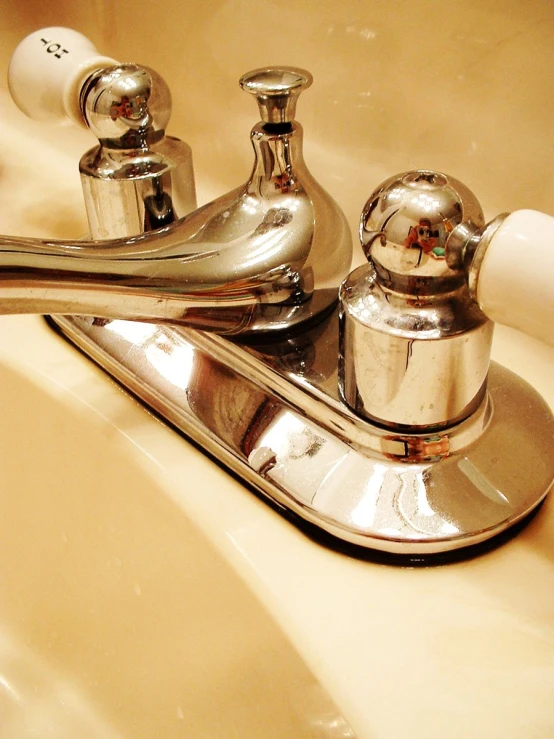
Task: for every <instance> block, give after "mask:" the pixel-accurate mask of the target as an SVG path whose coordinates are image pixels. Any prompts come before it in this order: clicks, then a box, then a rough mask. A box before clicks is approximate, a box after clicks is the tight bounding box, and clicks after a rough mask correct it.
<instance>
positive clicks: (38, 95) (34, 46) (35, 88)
mask: <svg viewBox="0 0 554 739" xmlns="http://www.w3.org/2000/svg"><path fill="white" fill-rule="evenodd" d="M117 63H118V62H116V61H115V60H114V59H111V58H110V57H107V56H103V55H102V54H100V53H99V52H98V50H97V49H96V47H95V46H94V44H93V43H92V42H91V41H90V40H89V39H87V38H86V37H85V36H83V35H82V34H81V33H78V32H77V31H73V30H72V29H70V28H61V27H52V28H41V29H40V30H38V31H35V32H34V33H32V34H31V35H30V36H27V37H26V38H25V39H23V41H22V42H21V43H20V44H19V46H18V47H17V48H16V50H15V51H14V53H13V56H12V58H11V61H10V66H9V70H8V84H9V88H10V92H11V95H12V97H13V99H14V101H15V103H16V104H17V106H18V107H19V108H20V109H21V110H22V111H23V112H24V113H25V114H26V115H28V116H29V117H30V118H34V119H37V120H50V121H55V120H58V121H61V120H65V119H67V118H69V119H70V120H71V121H73V122H74V123H79V124H82V125H83V124H84V120H83V117H82V113H81V107H80V94H81V89H82V87H83V85H84V84H85V82H86V80H87V79H88V77H89V76H90V75H91V74H92V73H94V72H96V71H98V70H99V69H103V68H105V67H111V66H113V65H114V64H117Z"/></svg>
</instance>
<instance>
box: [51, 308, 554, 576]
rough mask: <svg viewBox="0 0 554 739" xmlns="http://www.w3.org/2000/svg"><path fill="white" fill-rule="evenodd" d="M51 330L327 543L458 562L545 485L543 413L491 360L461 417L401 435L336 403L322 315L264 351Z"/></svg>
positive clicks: (108, 331)
mask: <svg viewBox="0 0 554 739" xmlns="http://www.w3.org/2000/svg"><path fill="white" fill-rule="evenodd" d="M53 321H54V322H55V324H56V327H57V330H59V331H61V333H62V334H63V335H64V336H66V338H68V339H69V340H70V341H71V342H72V343H74V344H75V345H77V346H78V347H79V348H80V349H81V350H82V351H84V352H85V353H86V354H87V355H88V356H89V357H90V358H92V359H93V360H94V361H95V362H97V363H98V364H99V365H100V366H101V367H102V368H103V369H105V370H106V371H107V372H108V373H109V374H111V375H112V376H113V377H114V378H115V379H117V380H118V381H119V382H120V383H122V384H123V385H124V386H125V387H126V388H127V389H128V390H130V391H131V392H132V393H133V394H134V395H136V396H137V397H138V398H140V399H141V400H142V401H143V402H145V403H146V404H147V405H148V406H149V407H150V408H152V409H153V410H154V411H155V412H157V413H158V414H159V415H160V416H162V417H163V418H164V419H165V420H167V421H168V422H169V423H171V424H172V425H173V426H175V427H176V428H177V429H178V430H180V431H181V432H183V433H184V434H185V435H187V436H188V437H190V438H191V439H192V440H193V441H195V442H196V443H197V444H199V445H200V446H201V447H202V448H204V449H205V450H206V451H207V452H208V453H209V454H211V455H213V456H214V457H216V458H217V459H218V460H220V461H221V462H222V463H223V464H224V465H226V466H227V467H228V468H230V469H231V470H232V471H233V472H235V473H236V474H238V475H239V476H240V477H241V478H242V479H243V480H244V481H245V482H246V483H247V484H248V485H249V486H252V487H254V488H255V489H256V490H257V491H258V492H259V493H261V494H262V495H263V496H265V497H267V498H269V499H270V500H271V501H272V502H273V504H274V505H275V506H276V507H277V508H278V509H279V510H281V511H283V512H289V513H290V514H291V516H290V517H291V518H292V519H293V520H294V519H299V520H301V521H303V522H306V523H307V524H308V525H311V526H316V527H318V528H319V529H320V530H321V531H322V532H324V534H325V535H326V539H327V540H329V539H330V538H331V539H332V538H334V539H336V540H338V541H339V542H340V543H341V544H347V545H354V546H356V547H361V548H363V550H365V551H366V552H367V551H368V550H369V551H375V552H379V553H386V554H388V555H394V556H400V557H406V559H408V560H413V559H414V558H415V559H421V558H426V557H430V561H431V562H432V561H433V556H434V555H442V554H444V553H449V552H450V553H458V555H459V554H463V553H464V552H466V553H467V554H468V556H469V555H470V554H472V553H474V549H475V545H479V544H481V543H483V542H490V541H491V540H493V539H495V538H496V537H502V536H503V535H506V533H507V532H508V531H509V530H511V529H512V527H518V528H519V527H520V526H521V525H522V522H523V521H524V520H525V519H526V517H528V516H529V515H530V514H531V513H532V511H534V510H535V509H536V508H537V506H538V505H539V504H540V503H541V502H542V500H543V499H544V497H545V496H546V494H547V493H548V492H549V490H550V489H551V488H552V486H553V480H554V461H553V460H552V456H551V449H552V440H553V438H554V419H553V416H552V413H551V411H550V409H549V407H548V406H547V405H546V403H545V402H544V401H543V400H542V398H541V397H540V396H539V395H538V394H537V393H536V391H535V390H533V388H531V387H530V386H529V385H528V384H527V383H525V382H524V381H523V380H521V379H520V378H518V377H517V376H516V375H514V374H513V373H511V372H509V371H508V370H506V369H504V368H502V367H500V366H498V365H495V364H494V363H493V365H492V366H491V371H490V375H489V383H488V391H487V394H486V397H485V398H484V400H483V402H482V403H481V406H480V407H479V409H478V410H477V411H476V412H475V413H474V414H473V415H472V416H471V417H470V418H468V419H466V420H465V421H462V422H461V423H459V424H457V425H456V426H453V427H449V428H445V429H437V430H436V431H435V432H434V433H432V434H430V433H428V432H427V433H426V434H408V433H403V432H402V431H399V432H393V431H391V430H390V429H383V428H379V427H377V426H375V425H372V424H370V423H368V422H367V421H364V420H362V419H360V418H358V417H357V416H356V415H355V414H354V413H353V412H352V411H351V410H350V409H349V408H347V407H346V405H345V404H343V403H342V402H341V400H340V397H339V394H338V389H337V388H338V381H337V357H338V318H337V313H336V312H335V313H334V314H333V315H332V316H330V317H329V318H328V319H327V320H326V321H324V322H323V323H321V324H319V325H317V326H315V327H313V328H311V329H310V330H308V331H306V332H305V333H303V334H302V335H300V336H296V337H293V338H286V339H282V340H281V341H280V342H274V343H272V344H271V345H270V346H263V345H261V344H256V345H250V346H246V345H244V344H242V345H239V344H237V343H234V342H232V341H229V340H227V339H225V338H223V337H221V336H216V335H214V334H205V333H202V332H199V331H194V330H190V329H183V328H180V327H174V326H165V325H154V324H145V323H138V322H132V321H121V320H106V319H94V318H69V317H55V318H54V319H53ZM522 409H525V410H524V411H523V410H522ZM514 530H515V529H514Z"/></svg>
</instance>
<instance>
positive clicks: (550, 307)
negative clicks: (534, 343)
mask: <svg viewBox="0 0 554 739" xmlns="http://www.w3.org/2000/svg"><path fill="white" fill-rule="evenodd" d="M477 301H478V303H479V306H480V307H481V310H482V311H483V313H485V315H487V316H488V317H489V318H492V320H493V321H498V322H499V323H504V324H506V325H507V326H512V327H513V328H517V329H519V330H520V331H524V332H525V333H527V334H530V335H531V336H535V337H536V338H538V339H542V341H546V342H547V343H549V344H553V345H554V218H553V217H552V216H548V215H546V214H545V213H539V212H538V211H535V210H517V211H515V212H514V213H511V214H510V215H509V216H507V217H506V219H505V220H504V221H503V222H502V223H501V224H500V226H499V228H498V229H497V231H496V232H495V233H494V234H493V236H492V238H491V240H490V243H489V244H488V246H487V248H486V251H485V254H484V256H483V260H482V262H481V265H480V268H479V275H478V278H477Z"/></svg>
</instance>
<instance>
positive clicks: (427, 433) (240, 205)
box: [0, 29, 554, 562]
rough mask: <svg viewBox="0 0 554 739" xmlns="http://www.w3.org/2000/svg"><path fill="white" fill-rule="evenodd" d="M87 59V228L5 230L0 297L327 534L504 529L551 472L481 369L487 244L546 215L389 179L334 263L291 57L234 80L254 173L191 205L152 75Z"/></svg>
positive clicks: (530, 405) (491, 371)
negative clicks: (255, 110) (486, 211)
mask: <svg viewBox="0 0 554 739" xmlns="http://www.w3.org/2000/svg"><path fill="white" fill-rule="evenodd" d="M59 30H60V29H45V30H44V31H41V32H37V35H35V36H34V40H33V43H35V44H37V45H38V48H39V49H40V48H41V45H42V44H43V42H44V41H47V42H48V40H49V35H48V34H49V33H50V32H54V33H57V32H59ZM46 31H48V33H46ZM29 38H33V37H29ZM24 43H25V42H24ZM55 46H57V45H55ZM64 58H65V57H62V59H64ZM16 66H17V65H16ZM84 68H85V71H86V74H85V73H83V74H82V75H81V79H80V81H79V84H78V85H77V88H78V90H79V95H78V97H79V111H80V114H81V115H82V116H83V117H84V119H85V121H86V122H87V123H88V125H89V127H90V128H91V129H92V130H93V132H94V133H96V135H97V137H98V139H99V146H98V147H96V148H95V149H93V150H91V151H90V152H88V153H87V154H85V156H84V157H83V158H82V160H81V165H80V168H81V176H82V181H83V188H84V193H85V200H86V207H87V213H88V216H89V224H90V231H91V235H92V236H93V238H94V239H95V240H93V241H84V240H83V241H65V242H62V241H43V240H31V239H15V238H9V237H4V236H3V237H0V312H1V313H16V312H35V313H36V312H39V313H49V314H56V315H55V318H54V322H55V326H56V328H57V330H58V331H61V332H62V334H64V335H65V336H66V337H67V338H68V339H69V340H70V341H71V342H73V343H74V344H76V345H77V346H79V347H80V348H81V349H82V350H83V351H85V353H87V354H88V355H89V356H90V357H91V358H92V359H94V360H95V361H96V362H98V363H99V364H100V365H101V366H102V367H103V368H104V369H105V370H107V371H108V372H109V373H110V374H112V375H113V376H114V377H116V378H117V379H118V380H119V381H120V382H122V383H123V384H124V385H125V386H126V387H127V388H129V389H130V390H131V391H132V392H133V393H134V394H135V395H137V396H138V397H139V398H141V399H142V400H143V401H144V402H146V403H147V404H148V405H149V406H151V407H152V408H154V409H155V410H156V411H157V412H158V413H159V414H160V415H161V416H163V417H164V418H165V419H166V420H168V421H169V422H170V423H172V424H173V425H174V426H175V427H176V428H177V429H179V430H181V431H183V432H184V433H185V434H186V435H187V436H189V437H191V438H192V439H194V440H195V441H196V442H198V443H199V444H200V445H202V446H203V447H204V448H205V449H206V450H207V451H208V452H209V453H211V454H212V455H214V456H215V457H217V458H218V459H219V460H221V461H222V462H223V463H224V464H226V465H227V466H228V467H229V468H230V469H232V470H233V471H235V472H236V473H238V474H239V475H240V476H241V477H242V479H243V480H244V481H245V482H246V483H247V484H249V485H250V486H251V487H253V488H254V489H255V490H256V491H257V492H259V493H260V494H262V496H264V497H265V498H268V499H269V500H270V501H272V503H273V504H274V505H275V506H276V507H277V508H278V509H279V510H280V511H281V512H282V513H283V514H284V515H286V516H288V517H289V518H291V519H292V520H293V521H294V522H295V523H297V524H298V525H300V526H301V527H304V528H305V529H306V530H307V531H308V532H309V533H311V534H312V535H315V536H316V537H318V538H321V537H323V538H324V539H325V540H326V541H327V542H329V543H331V544H332V545H338V546H340V547H343V546H347V547H351V546H352V547H354V548H355V550H356V551H357V552H358V553H360V552H371V553H372V554H373V555H375V553H378V554H379V555H384V556H389V557H396V556H398V557H400V558H401V560H402V561H406V560H409V561H426V562H427V561H430V560H431V561H432V559H433V557H435V558H436V557H442V556H443V555H452V554H455V553H458V554H462V555H466V554H469V553H471V552H473V551H475V548H476V547H480V546H482V545H486V544H488V543H489V542H495V541H499V540H501V539H502V538H503V537H505V536H506V535H507V534H508V533H509V532H513V531H516V530H517V529H518V527H519V526H521V525H522V524H523V523H524V522H525V521H526V520H527V519H528V518H529V516H530V515H531V514H532V513H533V512H534V511H536V510H537V509H538V507H539V504H540V503H541V502H542V500H543V499H544V497H545V495H546V494H547V493H548V491H549V490H550V489H551V488H552V484H553V479H554V463H553V461H552V459H551V448H552V440H553V438H554V421H553V418H552V413H551V412H550V409H549V408H548V407H547V406H546V404H545V403H544V401H543V400H542V399H541V398H540V397H539V396H538V395H537V393H536V392H535V391H534V390H533V389H532V388H530V387H529V386H528V385H526V383H523V382H522V381H521V380H520V379H519V378H517V377H516V376H515V375H513V374H512V373H509V372H508V371H507V370H504V369H502V368H500V367H498V366H496V365H494V363H493V364H492V365H490V363H489V362H490V347H491V340H492V328H493V324H492V322H491V320H489V317H491V316H492V317H493V318H495V317H496V313H495V311H496V304H495V300H496V298H495V291H494V290H492V291H491V288H490V287H489V284H488V281H489V280H490V273H491V271H492V273H493V277H494V276H496V274H497V271H496V270H497V268H496V267H495V254H496V253H497V252H498V251H502V252H504V251H505V250H506V249H508V251H509V249H510V248H512V247H511V245H512V244H513V243H516V244H520V243H521V237H522V235H523V236H525V235H526V234H527V235H528V234H529V233H530V232H533V229H535V230H536V229H537V228H539V230H541V229H543V227H544V229H546V230H547V231H548V229H552V222H551V221H552V219H550V218H549V217H548V216H544V215H542V214H533V213H530V214H529V213H527V212H524V211H521V212H516V213H514V214H511V215H509V216H502V217H500V218H499V219H495V221H493V222H492V223H491V224H488V225H487V224H486V223H485V220H484V218H483V214H482V211H481V207H480V205H479V203H478V201H477V200H476V198H475V196H474V195H473V194H472V193H471V192H470V191H469V190H468V189H467V188H466V187H465V186H464V185H462V183H460V182H458V181H457V180H455V179H454V178H451V177H448V176H447V175H444V174H442V173H438V172H432V171H427V170H418V171H416V172H406V173H403V174H401V175H398V176H396V177H393V178H390V179H389V180H387V181H386V182H385V183H383V184H382V185H381V186H379V187H378V188H377V189H376V190H375V192H374V193H373V194H372V195H371V197H370V198H369V200H368V202H367V204H366V206H365V208H364V210H363V213H362V219H361V226H360V237H361V243H362V248H363V250H364V252H365V254H366V256H367V258H368V263H367V264H366V265H364V266H362V267H360V268H358V269H357V270H355V271H354V272H352V273H351V274H348V271H349V268H350V261H351V251H352V244H351V236H350V231H349V228H348V224H347V223H346V219H345V217H344V215H343V214H342V212H341V210H340V209H339V207H338V206H337V205H336V203H335V202H334V200H333V199H332V198H331V197H330V196H329V195H328V194H327V193H326V192H325V191H324V190H323V189H322V188H321V187H320V186H319V185H318V184H317V183H316V182H315V181H314V179H313V178H312V176H311V175H310V174H309V172H308V170H307V168H306V166H305V164H304V162H303V158H302V129H301V127H300V125H299V124H298V123H297V122H296V121H295V120H294V118H295V107H296V101H297V98H298V95H299V93H300V92H301V91H302V90H303V89H305V88H306V87H308V86H309V85H310V84H311V82H312V79H311V75H310V74H309V73H308V72H305V71H304V70H299V69H295V68H290V67H273V68H267V69H261V70H254V71H253V72H250V73H248V74H246V75H244V76H243V77H242V78H241V81H240V84H241V87H242V88H243V89H245V90H246V91H247V92H250V93H252V94H253V95H255V96H256V98H257V101H258V104H259V108H260V113H261V121H260V122H259V123H258V124H256V125H255V126H254V127H253V129H252V133H251V137H252V143H253V146H254V152H255V163H254V168H253V172H252V175H251V177H250V179H249V180H248V182H247V183H246V184H245V185H243V186H241V187H239V188H237V189H235V190H233V191H232V192H230V193H229V194H227V195H224V196H222V197H220V198H218V199H216V200H215V201H213V202H212V203H209V204H208V205H205V206H202V207H200V208H198V209H196V208H195V196H194V182H193V180H192V165H191V159H190V151H189V150H188V148H187V147H186V145H183V144H182V142H177V141H175V140H173V139H170V138H169V137H167V136H165V126H166V124H167V120H168V115H169V113H168V110H169V107H170V105H169V92H168V90H167V88H166V86H165V83H164V82H163V80H161V78H159V76H158V75H157V74H156V73H155V72H152V70H148V69H146V68H142V67H138V66H137V65H129V64H126V65H115V66H113V65H112V66H108V67H106V66H105V63H104V64H103V65H102V67H101V68H99V69H92V70H91V68H90V65H87V64H85V65H84ZM64 84H65V83H64ZM72 85H73V86H74V87H75V81H74V79H73V78H72ZM15 97H16V99H17V97H18V94H17V91H16V92H15ZM65 97H66V98H67V95H66V96H65ZM22 107H25V106H24V105H22ZM79 111H78V112H79ZM74 117H75V116H74ZM190 211H192V212H190ZM185 213H188V214H186V215H185ZM542 218H544V219H547V220H546V221H542V220H541V219H542ZM537 223H538V224H539V227H537ZM535 236H536V234H534V237H535ZM518 248H519V247H518ZM491 255H492V256H491ZM491 264H492V267H491V266H490V265H491ZM501 278H502V279H504V275H501ZM501 281H502V280H501ZM493 282H494V280H493ZM483 285H484V287H483ZM339 288H340V289H339ZM491 294H492V296H493V299H492V301H491V299H490V295H491ZM530 299H531V298H530ZM537 299H539V300H541V301H543V302H544V300H543V298H542V297H541V296H540V295H539V297H538V298H537ZM337 302H338V307H335V306H336V305H337ZM66 314H70V315H66ZM516 314H517V311H516ZM517 315H519V314H517ZM127 319H132V320H127ZM517 320H518V319H517V317H516V319H515V321H516V323H517ZM524 323H525V322H524ZM543 325H544V322H542V323H541V326H543ZM539 328H540V327H539ZM522 407H524V408H525V409H526V412H525V413H524V414H522V413H521V408H522Z"/></svg>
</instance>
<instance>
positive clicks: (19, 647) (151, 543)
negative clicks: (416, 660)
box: [0, 318, 351, 739]
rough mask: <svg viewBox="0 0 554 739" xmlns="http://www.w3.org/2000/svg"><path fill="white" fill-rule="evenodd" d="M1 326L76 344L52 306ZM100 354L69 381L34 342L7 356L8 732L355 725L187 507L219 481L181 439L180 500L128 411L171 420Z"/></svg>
mask: <svg viewBox="0 0 554 739" xmlns="http://www.w3.org/2000/svg"><path fill="white" fill-rule="evenodd" d="M0 333H1V334H2V338H3V342H4V346H6V345H7V344H9V342H10V338H11V337H14V338H15V337H16V336H17V335H19V336H22V335H23V336H24V337H25V340H26V342H30V343H31V344H33V345H34V346H35V348H37V347H39V346H40V347H41V349H39V353H40V351H44V352H48V354H49V356H50V361H51V363H54V364H55V363H56V362H60V363H61V362H63V361H64V359H65V357H64V355H65V353H66V352H69V353H71V350H70V349H69V348H67V347H65V346H62V344H61V340H60V339H58V338H57V337H56V336H53V335H52V336H50V335H49V334H46V335H45V329H44V327H43V325H42V324H41V321H40V319H38V318H23V319H20V318H15V319H13V318H8V319H4V320H3V321H2V322H0ZM71 359H73V360H74V359H75V357H71ZM70 365H71V361H70V362H69V366H70ZM87 369H90V373H89V372H88V371H87V370H85V375H87V374H88V375H89V376H88V377H86V376H85V375H83V374H82V373H81V377H80V379H79V381H78V383H77V384H79V385H81V387H73V388H72V387H61V386H60V384H56V383H55V382H54V381H53V380H52V379H50V378H48V379H47V378H45V377H44V376H41V375H38V377H37V376H36V373H35V370H34V368H33V366H32V357H30V356H29V364H27V365H26V366H23V367H22V366H21V365H20V366H18V367H16V366H14V365H13V364H10V362H9V360H8V359H5V361H4V362H2V364H0V407H1V408H2V417H3V419H11V420H10V422H8V423H7V422H5V421H4V422H3V423H2V425H1V427H0V479H1V489H2V495H1V496H0V562H1V563H2V564H1V565H0V568H1V569H0V603H1V604H2V608H1V618H0V715H1V716H2V720H1V722H0V737H1V739H13V737H18V739H24V738H26V737H32V736H53V737H56V738H58V737H59V738H62V737H64V738H65V737H76V736H79V737H82V738H83V739H84V738H85V737H86V738H87V739H88V738H89V737H91V738H92V737H102V738H103V739H112V737H113V738H115V737H133V738H134V739H139V738H140V737H144V738H145V739H146V737H153V736H160V737H162V736H163V737H178V736H186V737H216V736H223V735H224V736H225V737H241V738H244V737H256V736H264V737H282V738H283V739H284V738H285V737H292V736H294V737H314V736H318V737H319V736H325V737H327V736H341V737H343V736H351V734H346V733H344V723H343V732H342V733H340V734H337V733H335V731H336V726H337V725H338V724H337V721H338V714H337V711H336V709H334V708H333V706H332V703H331V701H330V700H329V699H328V698H326V696H325V694H324V692H323V690H322V689H321V688H320V687H319V686H318V684H317V681H316V680H315V678H314V677H313V675H312V674H311V673H310V671H309V670H308V669H307V667H306V666H305V664H304V662H303V661H302V659H301V658H300V657H299V655H298V653H297V652H296V650H295V649H294V648H293V646H292V645H291V644H290V642H289V641H288V639H287V638H286V636H285V635H284V634H283V632H282V630H281V629H280V628H279V627H278V626H277V625H276V624H275V622H274V620H273V619H272V618H271V616H270V615H269V614H268V612H267V610H266V609H265V608H264V607H263V606H262V605H261V603H260V601H259V599H257V598H256V597H255V596H254V594H253V593H252V592H251V591H250V590H249V588H248V587H247V586H246V584H245V583H244V582H243V580H242V579H241V578H240V577H239V575H238V574H237V573H236V572H235V571H234V570H233V568H232V567H231V565H230V563H229V562H228V561H227V560H226V558H225V557H224V556H223V555H222V553H221V552H219V551H218V550H217V549H216V548H215V547H214V545H213V544H212V543H211V542H210V541H209V539H208V538H207V536H206V535H205V534H204V533H203V532H202V531H201V530H200V529H199V527H198V525H197V524H195V522H194V520H192V519H191V516H190V515H187V513H186V511H185V510H184V508H185V505H186V500H187V497H188V495H189V488H190V486H191V485H201V486H202V487H203V488H205V492H206V493H207V494H208V493H209V490H208V488H209V486H210V485H213V484H214V480H213V479H212V480H210V479H209V478H210V475H207V476H205V477H203V478H198V479H197V480H196V481H194V469H193V468H194V464H187V458H188V457H189V456H191V455H192V456H194V457H197V456H198V452H196V450H194V449H192V448H189V447H188V445H187V443H186V442H185V441H183V440H181V439H179V438H177V437H175V438H174V439H172V441H171V443H170V446H172V447H174V449H173V451H174V453H179V455H180V460H179V461H178V462H177V466H176V470H175V471H177V469H178V470H179V473H178V482H177V484H175V485H174V486H173V491H174V493H175V497H173V498H172V497H171V495H169V494H168V490H167V485H164V476H165V475H166V474H167V473H166V472H165V470H162V469H160V467H159V465H158V464H156V463H155V462H154V461H153V460H152V459H150V458H148V456H147V455H146V454H145V453H144V452H142V453H141V452H140V450H139V452H138V453H137V449H136V441H134V440H131V439H130V438H129V436H128V435H127V434H126V431H125V427H126V426H127V425H129V426H132V427H133V429H134V433H136V432H137V426H138V427H140V426H144V427H145V428H147V427H148V426H149V425H150V424H152V425H153V426H154V429H153V432H151V433H154V434H156V433H158V434H161V436H165V435H166V434H167V435H168V436H169V435H170V432H168V431H167V430H166V429H164V428H163V427H162V426H161V424H158V423H157V422H156V421H154V420H153V419H151V418H150V417H149V416H148V414H147V413H146V412H145V411H144V410H143V409H142V408H140V407H138V405H135V404H134V403H131V404H130V408H124V406H125V405H126V404H127V403H128V402H129V401H128V398H125V397H124V395H123V393H122V392H121V391H119V389H118V388H116V387H115V386H110V385H109V384H108V387H107V388H105V387H104V384H105V380H104V378H103V377H100V376H99V374H100V373H99V372H98V371H97V370H96V368H94V367H92V366H91V367H90V368H87ZM70 375H71V371H70V370H69V369H68V372H67V378H69V377H70ZM58 381H59V382H61V381H62V380H61V379H60V378H59V377H58ZM85 384H86V385H87V388H88V389H86V390H85V396H82V395H81V397H80V398H79V400H78V401H76V399H75V394H76V393H77V392H79V393H80V392H81V391H82V390H83V389H84V388H83V387H82V386H83V385H85ZM106 390H107V392H106ZM118 395H120V396H121V397H120V398H119V399H118V398H117V396H118ZM108 396H115V403H114V397H108ZM118 400H119V401H121V402H118ZM108 406H109V407H108ZM25 409H27V410H25ZM123 417H124V419H125V420H124V421H122V418H123ZM219 474H222V473H220V472H219V470H218V469H215V477H217V476H218V475H219ZM237 487H238V486H237ZM339 723H340V721H339ZM326 727H327V728H326ZM333 727H335V728H333Z"/></svg>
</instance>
